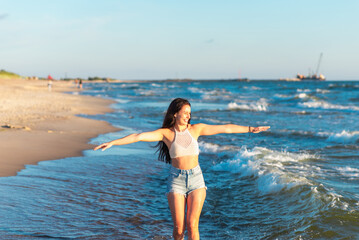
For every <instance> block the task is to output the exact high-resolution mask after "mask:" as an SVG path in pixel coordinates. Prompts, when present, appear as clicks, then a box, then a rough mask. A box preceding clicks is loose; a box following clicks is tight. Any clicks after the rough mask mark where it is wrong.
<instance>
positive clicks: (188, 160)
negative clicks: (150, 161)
mask: <svg viewBox="0 0 359 240" xmlns="http://www.w3.org/2000/svg"><path fill="white" fill-rule="evenodd" d="M171 160H172V166H174V167H175V168H179V169H183V170H188V169H192V168H194V167H197V165H198V155H196V156H183V157H178V158H172V159H171Z"/></svg>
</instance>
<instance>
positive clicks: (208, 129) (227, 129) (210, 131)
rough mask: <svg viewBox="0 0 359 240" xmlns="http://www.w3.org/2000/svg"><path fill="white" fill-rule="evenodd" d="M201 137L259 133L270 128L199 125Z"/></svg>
mask: <svg viewBox="0 0 359 240" xmlns="http://www.w3.org/2000/svg"><path fill="white" fill-rule="evenodd" d="M198 128H199V135H200V136H201V135H215V134H220V133H248V132H251V133H259V132H262V131H267V130H268V129H269V128H270V126H259V127H251V126H240V125H236V124H226V125H207V124H198Z"/></svg>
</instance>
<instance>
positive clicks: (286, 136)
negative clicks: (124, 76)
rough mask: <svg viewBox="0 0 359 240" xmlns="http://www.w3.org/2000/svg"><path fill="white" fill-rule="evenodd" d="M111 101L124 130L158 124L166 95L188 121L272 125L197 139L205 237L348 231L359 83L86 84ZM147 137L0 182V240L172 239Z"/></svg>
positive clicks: (353, 217)
mask: <svg viewBox="0 0 359 240" xmlns="http://www.w3.org/2000/svg"><path fill="white" fill-rule="evenodd" d="M85 88H86V89H85V90H84V92H83V93H84V94H88V95H93V96H101V97H105V98H109V99H113V100H115V101H116V102H117V103H116V104H113V106H112V107H113V108H114V109H115V112H114V113H110V114H106V115H100V116H95V117H92V118H95V119H102V120H106V121H108V122H110V123H111V124H113V125H115V126H118V127H121V128H124V129H125V130H124V131H121V132H116V133H110V134H106V135H101V136H99V137H97V138H95V139H93V140H92V142H93V143H95V144H97V143H101V142H104V141H109V140H111V139H114V138H119V137H122V136H125V135H127V134H130V133H134V132H141V131H147V130H154V129H156V128H158V127H160V125H161V123H162V118H163V114H164V111H165V110H166V108H167V106H168V104H169V102H170V101H171V100H172V98H174V97H185V98H188V99H189V100H190V101H191V103H192V123H198V122H203V123H208V124H226V123H237V124H240V125H246V126H247V125H251V126H256V125H270V126H271V129H270V131H269V132H264V133H260V134H231V135H226V134H221V135H216V136H208V137H200V139H199V143H200V150H201V154H200V164H201V167H202V170H203V172H204V177H205V181H206V185H207V187H208V191H207V198H206V202H205V205H204V207H203V211H202V216H201V219H200V233H201V237H202V239H328V238H332V239H343V238H345V239H356V238H358V234H359V223H358V222H359V221H358V220H359V219H358V218H359V212H358V208H359V201H358V200H359V189H358V186H359V185H358V183H359V181H358V177H359V163H358V160H359V154H358V150H359V145H358V143H359V131H358V129H359V123H358V116H359V82H341V81H340V82H339V81H338V82H272V81H253V82H236V81H201V82H159V81H153V82H144V83H111V84H99V83H93V84H88V85H86V86H85ZM154 145H155V143H136V144H132V145H128V146H121V147H114V148H111V149H109V150H107V151H105V152H100V151H97V152H93V151H91V150H89V151H85V152H84V155H85V156H83V157H75V158H66V159H60V160H54V161H44V162H41V163H39V164H38V165H35V166H32V165H31V166H27V168H26V169H25V170H22V171H21V172H20V173H19V174H18V175H17V176H14V177H6V178H0V193H1V196H2V197H1V198H0V214H1V216H2V220H1V221H0V236H1V237H0V239H36V238H44V237H45V238H55V239H57V238H58V239H61V238H64V239H170V238H171V233H172V226H171V216H170V212H169V209H168V206H167V201H166V198H165V191H166V177H167V171H168V165H166V164H164V163H162V162H159V161H157V160H156V158H157V156H156V154H155V151H156V149H155V148H153V146H154Z"/></svg>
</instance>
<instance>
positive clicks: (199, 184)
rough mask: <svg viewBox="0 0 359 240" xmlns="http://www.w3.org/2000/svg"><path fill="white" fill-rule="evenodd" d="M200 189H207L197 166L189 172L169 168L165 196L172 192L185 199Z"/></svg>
mask: <svg viewBox="0 0 359 240" xmlns="http://www.w3.org/2000/svg"><path fill="white" fill-rule="evenodd" d="M200 188H205V189H207V187H206V184H205V183H204V178H203V174H202V170H201V167H200V166H199V165H197V167H194V168H192V169H189V170H182V169H178V168H175V167H173V166H171V168H170V174H169V176H168V181H167V193H166V195H168V194H169V193H170V192H174V193H180V194H182V195H184V196H185V197H187V196H188V194H190V193H191V192H192V191H194V190H196V189H200Z"/></svg>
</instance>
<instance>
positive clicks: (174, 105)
mask: <svg viewBox="0 0 359 240" xmlns="http://www.w3.org/2000/svg"><path fill="white" fill-rule="evenodd" d="M185 105H189V106H191V104H190V103H189V101H188V100H187V99H184V98H176V99H174V100H173V101H172V102H171V103H170V105H169V106H168V109H167V112H166V115H165V118H164V119H163V123H162V128H172V127H174V125H175V122H176V119H175V116H174V115H175V114H176V113H178V112H179V111H180V110H181V108H182V107H183V106H185ZM190 121H191V119H189V121H188V123H190ZM156 147H158V149H157V152H158V160H160V161H163V162H166V163H171V156H170V152H169V149H168V147H167V145H166V144H165V143H164V142H163V141H159V142H158V143H157V145H156Z"/></svg>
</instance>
